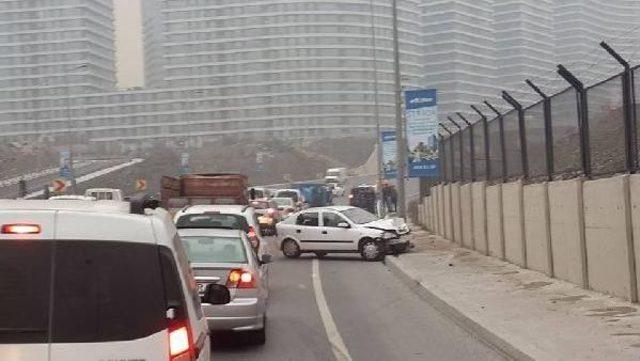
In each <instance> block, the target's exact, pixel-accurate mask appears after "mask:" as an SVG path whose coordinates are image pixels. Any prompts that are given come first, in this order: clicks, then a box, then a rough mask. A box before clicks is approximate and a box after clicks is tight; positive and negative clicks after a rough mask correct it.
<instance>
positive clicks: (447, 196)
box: [444, 184, 453, 240]
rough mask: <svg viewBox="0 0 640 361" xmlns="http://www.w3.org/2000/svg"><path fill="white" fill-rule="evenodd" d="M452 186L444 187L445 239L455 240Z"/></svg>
mask: <svg viewBox="0 0 640 361" xmlns="http://www.w3.org/2000/svg"><path fill="white" fill-rule="evenodd" d="M451 193H452V192H451V184H447V185H445V186H444V223H445V225H444V238H446V239H449V240H451V239H453V207H452V206H451V199H452V197H451Z"/></svg>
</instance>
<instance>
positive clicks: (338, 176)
mask: <svg viewBox="0 0 640 361" xmlns="http://www.w3.org/2000/svg"><path fill="white" fill-rule="evenodd" d="M348 177H349V176H348V174H347V168H330V169H327V173H326V174H325V177H324V179H325V180H327V182H329V180H331V183H335V180H337V181H338V183H339V184H344V183H345V182H346V181H347V178H348Z"/></svg>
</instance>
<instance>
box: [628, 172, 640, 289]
mask: <svg viewBox="0 0 640 361" xmlns="http://www.w3.org/2000/svg"><path fill="white" fill-rule="evenodd" d="M629 193H630V195H631V197H630V208H631V225H632V228H631V230H632V232H633V249H634V258H635V265H636V282H637V286H636V287H637V288H638V289H640V175H638V174H633V175H630V176H629ZM638 292H639V294H638V296H639V297H640V291H638Z"/></svg>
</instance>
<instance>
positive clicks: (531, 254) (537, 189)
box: [523, 183, 553, 276]
mask: <svg viewBox="0 0 640 361" xmlns="http://www.w3.org/2000/svg"><path fill="white" fill-rule="evenodd" d="M523 199H524V204H523V206H524V234H525V239H526V246H527V268H530V269H533V270H536V271H540V272H544V273H545V274H547V275H548V276H553V264H552V262H551V236H550V229H549V222H548V221H549V207H548V204H547V183H538V184H530V185H526V186H524V188H523Z"/></svg>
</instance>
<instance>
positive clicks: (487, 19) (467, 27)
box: [421, 0, 498, 121]
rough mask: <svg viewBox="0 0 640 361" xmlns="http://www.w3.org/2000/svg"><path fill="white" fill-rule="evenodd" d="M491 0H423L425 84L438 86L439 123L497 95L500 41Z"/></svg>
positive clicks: (431, 86)
mask: <svg viewBox="0 0 640 361" xmlns="http://www.w3.org/2000/svg"><path fill="white" fill-rule="evenodd" d="M492 4H493V1H492V0H456V1H450V0H440V1H426V0H425V1H423V2H422V4H421V10H422V33H423V37H424V54H423V60H422V64H423V68H422V69H423V71H422V75H423V76H422V82H423V84H424V86H426V87H429V88H436V89H438V93H439V95H438V110H439V112H440V115H441V118H442V119H441V121H445V120H446V115H448V114H450V113H453V112H456V111H459V112H463V113H468V112H473V111H472V110H471V109H470V108H469V105H470V104H479V103H481V102H482V101H483V100H485V99H487V94H496V93H497V80H496V79H497V75H498V72H497V70H498V68H497V66H496V40H495V37H494V28H493V7H492Z"/></svg>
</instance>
